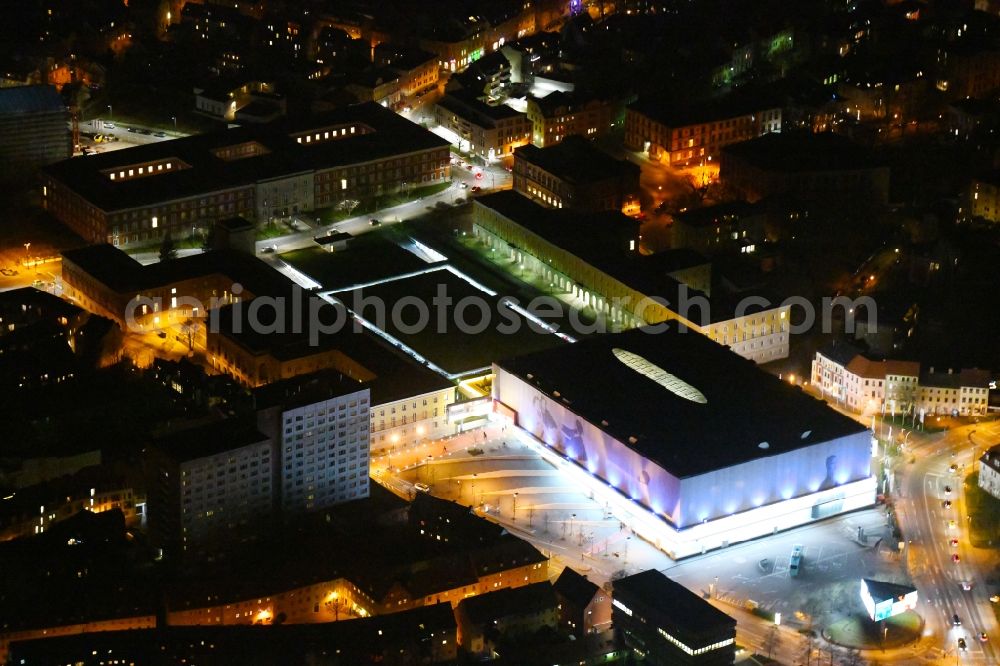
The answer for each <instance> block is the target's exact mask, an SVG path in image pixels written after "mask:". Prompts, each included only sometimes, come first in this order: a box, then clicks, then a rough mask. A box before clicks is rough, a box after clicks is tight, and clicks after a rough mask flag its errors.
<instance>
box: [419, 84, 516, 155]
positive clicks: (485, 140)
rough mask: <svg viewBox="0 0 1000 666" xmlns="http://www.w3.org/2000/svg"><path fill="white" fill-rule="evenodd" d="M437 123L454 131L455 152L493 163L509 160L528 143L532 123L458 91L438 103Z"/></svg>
mask: <svg viewBox="0 0 1000 666" xmlns="http://www.w3.org/2000/svg"><path fill="white" fill-rule="evenodd" d="M435 116H436V118H437V121H438V124H439V125H441V126H442V127H444V128H446V129H448V130H450V131H451V132H453V133H454V134H455V135H456V136H457V137H458V140H459V143H458V146H457V147H458V149H459V150H461V151H468V152H470V153H472V154H473V155H475V156H477V157H479V158H480V159H483V160H487V161H492V160H497V159H501V158H504V157H509V156H510V155H511V154H512V153H513V151H514V149H515V148H517V147H518V146H523V145H525V144H526V143H528V141H529V137H530V134H531V123H530V122H529V121H528V119H527V118H526V117H525V115H524V114H523V113H518V112H517V111H515V110H514V109H512V108H510V107H509V106H505V105H498V106H492V105H490V104H487V103H485V102H483V101H481V100H480V99H478V98H477V97H476V96H475V95H474V94H472V93H469V92H466V91H459V92H454V93H449V94H447V95H445V96H444V97H442V98H441V99H440V100H438V103H437V105H436V107H435Z"/></svg>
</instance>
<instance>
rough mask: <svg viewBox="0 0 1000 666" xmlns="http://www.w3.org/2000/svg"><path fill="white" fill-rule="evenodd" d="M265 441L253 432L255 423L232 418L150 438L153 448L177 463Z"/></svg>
mask: <svg viewBox="0 0 1000 666" xmlns="http://www.w3.org/2000/svg"><path fill="white" fill-rule="evenodd" d="M267 441H269V438H268V437H267V435H264V434H262V433H261V432H260V431H259V430H257V424H256V423H254V422H250V421H244V420H241V419H235V418H234V419H223V420H220V421H212V422H209V423H200V424H197V425H193V426H190V427H181V428H180V429H177V430H172V431H170V432H166V433H163V434H160V435H158V436H156V437H155V438H154V443H155V445H156V446H157V448H159V449H161V450H163V451H164V452H165V453H166V454H167V455H169V456H170V457H171V458H173V459H174V460H176V461H177V462H183V461H185V460H197V459H199V458H207V457H209V456H214V455H216V454H219V453H223V452H225V451H232V450H233V449H238V448H241V447H244V446H249V445H251V444H259V443H261V442H267Z"/></svg>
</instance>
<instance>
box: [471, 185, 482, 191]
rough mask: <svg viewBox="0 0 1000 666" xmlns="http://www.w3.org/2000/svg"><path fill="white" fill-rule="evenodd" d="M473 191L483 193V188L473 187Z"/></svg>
mask: <svg viewBox="0 0 1000 666" xmlns="http://www.w3.org/2000/svg"><path fill="white" fill-rule="evenodd" d="M472 191H473V192H482V191H483V188H481V187H479V186H478V185H476V186H475V187H473V188H472Z"/></svg>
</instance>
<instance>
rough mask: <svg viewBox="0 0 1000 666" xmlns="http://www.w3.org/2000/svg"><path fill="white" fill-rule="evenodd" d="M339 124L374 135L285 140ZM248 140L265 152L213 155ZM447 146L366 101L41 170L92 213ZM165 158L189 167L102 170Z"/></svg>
mask: <svg viewBox="0 0 1000 666" xmlns="http://www.w3.org/2000/svg"><path fill="white" fill-rule="evenodd" d="M343 123H347V124H350V123H357V124H359V125H361V124H363V125H367V126H368V127H370V128H372V129H373V130H375V131H374V132H368V133H364V134H362V133H358V134H355V135H348V136H346V137H344V138H341V139H336V140H330V141H320V142H314V143H310V144H300V143H298V142H296V140H295V139H294V138H292V136H291V135H293V134H296V133H298V132H307V131H309V130H312V129H315V130H320V129H323V128H325V127H329V126H331V125H340V124H343ZM247 142H257V143H259V144H261V145H262V146H263V147H264V148H265V149H266V152H265V153H264V154H261V155H257V156H255V157H247V158H244V159H236V160H231V161H226V160H224V159H222V158H220V157H218V156H216V154H215V153H214V152H213V151H214V150H216V149H219V148H225V147H229V146H234V145H238V144H242V143H247ZM447 146H448V142H447V141H446V140H445V139H442V138H441V137H439V136H437V135H435V134H434V133H432V132H429V131H427V130H425V129H424V128H422V127H420V126H419V125H416V124H414V123H411V122H410V121H408V120H406V119H405V118H403V117H401V116H399V115H397V114H395V113H393V112H392V111H390V110H389V109H386V108H384V107H382V105H380V104H376V103H374V102H368V103H365V104H356V105H353V106H348V107H344V108H342V109H336V110H334V111H330V112H328V113H325V114H320V115H316V116H313V117H311V118H309V119H307V120H292V119H288V118H281V119H279V120H275V121H273V122H269V123H264V124H259V125H250V126H246V127H239V128H235V129H229V130H222V131H218V132H210V133H207V134H197V135H194V136H189V137H185V138H182V139H173V140H170V141H160V142H157V143H150V144H146V145H143V146H137V147H135V148H127V149H125V150H115V151H111V152H105V153H100V154H98V155H89V156H85V157H80V158H71V159H68V160H63V161H61V162H56V163H55V164H51V165H49V166H47V167H45V172H46V173H47V174H48V175H50V176H52V177H53V178H55V179H57V180H59V181H61V182H63V183H65V184H66V185H67V186H68V187H70V188H72V189H73V190H74V191H75V192H77V193H79V194H80V195H81V196H83V197H84V198H85V199H87V200H88V201H90V202H91V203H93V204H94V205H96V206H97V207H98V208H101V209H102V210H105V211H116V210H126V209H130V208H138V207H143V206H151V205H155V204H158V203H160V202H163V201H170V200H176V199H183V198H187V197H194V196H198V195H201V194H207V193H210V192H216V191H219V190H224V189H230V188H234V187H240V186H249V185H252V184H254V183H255V182H257V181H261V180H268V179H271V178H280V177H284V176H289V175H292V174H295V173H307V172H309V171H312V170H314V169H328V168H333V167H338V166H346V165H351V164H359V163H365V162H372V161H375V160H378V159H382V158H384V157H389V156H392V155H403V154H406V153H410V152H415V151H420V150H428V149H431V148H444V147H447ZM169 158H173V159H176V160H178V161H179V162H183V163H185V164H187V165H190V167H191V168H175V169H173V170H172V171H171V172H170V173H163V174H158V175H155V176H146V177H140V178H133V179H131V180H116V181H113V180H111V179H110V178H108V176H107V175H105V173H103V172H104V170H106V169H121V168H122V167H128V166H130V165H137V164H144V163H146V162H152V161H156V160H161V159H169Z"/></svg>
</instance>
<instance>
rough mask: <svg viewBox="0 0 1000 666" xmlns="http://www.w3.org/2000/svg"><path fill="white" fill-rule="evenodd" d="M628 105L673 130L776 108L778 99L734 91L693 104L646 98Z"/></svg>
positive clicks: (778, 106)
mask: <svg viewBox="0 0 1000 666" xmlns="http://www.w3.org/2000/svg"><path fill="white" fill-rule="evenodd" d="M629 108H630V109H633V110H634V111H637V112H639V113H641V114H643V115H644V116H646V117H648V118H649V119H651V120H653V121H655V122H658V123H660V124H661V125H665V126H666V127H669V128H671V129H673V128H677V127H685V126H687V125H699V124H701V123H710V122H716V121H719V120H727V119H730V118H738V117H740V116H746V115H749V114H752V113H760V112H761V111H767V110H770V109H778V108H781V102H780V101H778V100H776V99H774V98H772V97H770V96H766V95H758V94H747V93H742V92H737V93H732V94H730V95H727V96H726V97H722V98H720V99H715V100H711V101H709V102H705V103H702V104H696V105H678V104H677V102H676V101H675V100H672V99H671V100H662V99H654V98H646V99H640V100H639V101H638V102H635V103H633V104H631V105H630V106H629Z"/></svg>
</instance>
